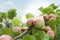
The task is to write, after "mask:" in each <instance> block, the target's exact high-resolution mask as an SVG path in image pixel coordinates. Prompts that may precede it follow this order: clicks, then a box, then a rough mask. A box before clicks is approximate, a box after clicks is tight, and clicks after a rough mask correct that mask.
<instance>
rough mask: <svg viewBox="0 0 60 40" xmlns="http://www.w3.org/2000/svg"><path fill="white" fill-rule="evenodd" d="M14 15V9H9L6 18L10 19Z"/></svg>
mask: <svg viewBox="0 0 60 40" xmlns="http://www.w3.org/2000/svg"><path fill="white" fill-rule="evenodd" d="M15 16H16V9H10V10H9V11H8V18H10V19H12V18H14V17H15Z"/></svg>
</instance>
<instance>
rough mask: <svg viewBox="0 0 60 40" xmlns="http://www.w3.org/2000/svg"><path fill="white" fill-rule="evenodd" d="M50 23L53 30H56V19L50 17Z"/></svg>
mask: <svg viewBox="0 0 60 40" xmlns="http://www.w3.org/2000/svg"><path fill="white" fill-rule="evenodd" d="M48 24H49V25H50V27H51V28H52V30H53V31H54V32H56V20H54V19H50V20H49V21H48Z"/></svg>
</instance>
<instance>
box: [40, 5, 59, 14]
mask: <svg viewBox="0 0 60 40" xmlns="http://www.w3.org/2000/svg"><path fill="white" fill-rule="evenodd" d="M57 7H58V6H56V5H55V4H50V5H49V6H48V7H46V8H43V7H40V8H39V10H40V11H41V12H42V13H43V14H50V13H53V14H55V12H54V10H55V9H57Z"/></svg>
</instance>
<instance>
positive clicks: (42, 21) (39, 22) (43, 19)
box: [27, 14, 56, 37]
mask: <svg viewBox="0 0 60 40" xmlns="http://www.w3.org/2000/svg"><path fill="white" fill-rule="evenodd" d="M49 20H56V15H55V14H49V15H48V14H44V15H42V16H38V17H35V18H29V19H28V21H27V25H28V27H30V26H32V25H33V26H32V27H33V28H35V29H38V30H44V31H45V32H47V33H48V34H49V35H50V36H51V37H54V36H55V32H54V31H53V29H52V28H51V27H50V25H49V23H48V21H49Z"/></svg>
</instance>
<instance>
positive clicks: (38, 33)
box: [32, 29, 45, 40]
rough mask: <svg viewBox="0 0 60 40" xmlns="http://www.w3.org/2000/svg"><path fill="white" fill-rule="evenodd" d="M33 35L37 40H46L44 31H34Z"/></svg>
mask: <svg viewBox="0 0 60 40" xmlns="http://www.w3.org/2000/svg"><path fill="white" fill-rule="evenodd" d="M32 34H33V35H34V36H36V40H44V36H45V32H44V31H42V30H37V29H33V32H32Z"/></svg>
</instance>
